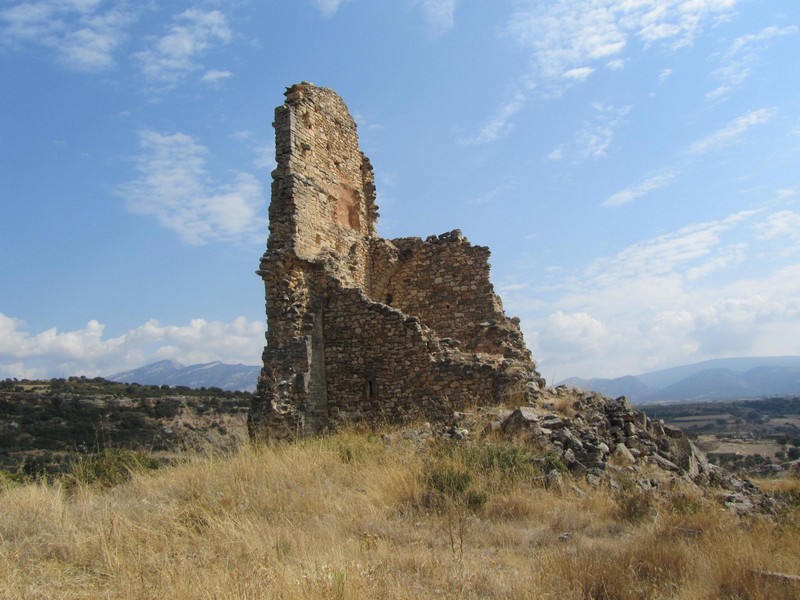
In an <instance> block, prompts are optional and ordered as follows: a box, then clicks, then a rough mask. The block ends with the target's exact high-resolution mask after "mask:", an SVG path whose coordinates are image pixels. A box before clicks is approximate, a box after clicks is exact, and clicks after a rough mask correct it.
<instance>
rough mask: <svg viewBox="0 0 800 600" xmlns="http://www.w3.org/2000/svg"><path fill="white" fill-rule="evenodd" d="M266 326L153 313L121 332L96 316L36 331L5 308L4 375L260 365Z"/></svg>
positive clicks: (1, 322)
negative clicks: (169, 364) (182, 320)
mask: <svg viewBox="0 0 800 600" xmlns="http://www.w3.org/2000/svg"><path fill="white" fill-rule="evenodd" d="M264 330H265V327H264V323H263V322H262V321H249V320H247V319H246V318H245V317H237V318H236V319H234V320H233V321H231V322H224V321H206V320H205V319H193V320H192V321H190V322H189V324H188V325H162V324H160V323H159V322H158V321H156V320H155V319H151V320H150V321H147V322H146V323H144V324H143V325H141V326H139V327H136V328H134V329H131V330H129V331H127V332H125V333H123V334H122V335H119V336H116V337H108V336H107V335H106V334H105V325H103V324H102V323H100V322H98V321H96V320H92V321H89V322H88V323H87V324H86V325H85V326H84V327H83V328H82V329H78V330H76V331H64V332H60V331H58V330H57V329H56V328H51V329H47V330H45V331H42V332H39V333H31V332H30V331H29V330H28V327H27V326H26V324H25V323H24V322H23V321H21V320H19V319H15V318H13V317H9V316H6V315H4V314H2V313H0V377H18V378H20V377H61V376H68V375H81V374H85V375H88V376H97V375H109V374H111V373H114V372H118V371H123V370H127V369H131V368H136V367H140V366H142V365H143V364H146V363H148V362H153V361H156V360H162V359H173V360H177V361H179V362H182V363H184V364H195V363H207V362H212V361H217V360H218V361H221V362H226V363H243V364H250V365H256V364H258V363H259V362H260V356H261V350H262V348H263V345H264Z"/></svg>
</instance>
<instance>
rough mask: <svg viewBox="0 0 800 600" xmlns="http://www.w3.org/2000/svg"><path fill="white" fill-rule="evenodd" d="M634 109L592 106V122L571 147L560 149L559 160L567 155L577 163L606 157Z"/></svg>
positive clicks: (584, 127)
mask: <svg viewBox="0 0 800 600" xmlns="http://www.w3.org/2000/svg"><path fill="white" fill-rule="evenodd" d="M632 108H633V107H632V106H630V105H629V106H622V107H615V106H608V105H604V104H601V103H599V102H595V103H594V104H592V109H593V113H592V117H591V120H590V121H588V122H587V123H586V124H585V125H584V126H583V127H582V128H581V129H579V130H578V131H577V132H576V134H575V139H574V141H573V143H572V144H571V146H569V147H568V148H566V149H565V148H564V145H563V144H562V145H561V146H560V147H559V149H560V150H561V152H560V154H559V155H557V156H558V158H561V157H562V156H563V155H564V154H565V153H568V154H570V155H571V156H573V157H574V160H576V161H582V160H587V159H596V158H602V157H603V156H605V154H606V151H607V150H608V148H609V146H611V143H612V142H613V141H614V133H615V132H616V130H617V128H618V127H619V126H620V125H622V124H623V123H625V117H626V116H627V115H628V113H629V112H630V111H631V109H632ZM551 155H552V153H551Z"/></svg>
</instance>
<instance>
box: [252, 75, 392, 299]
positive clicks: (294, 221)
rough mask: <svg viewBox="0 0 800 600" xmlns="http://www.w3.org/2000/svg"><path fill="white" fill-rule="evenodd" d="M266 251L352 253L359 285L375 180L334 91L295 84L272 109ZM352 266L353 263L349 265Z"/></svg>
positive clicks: (372, 231) (371, 232) (374, 214)
mask: <svg viewBox="0 0 800 600" xmlns="http://www.w3.org/2000/svg"><path fill="white" fill-rule="evenodd" d="M274 126H275V131H276V160H277V163H278V164H277V168H276V169H275V171H274V172H273V189H272V202H271V204H270V211H269V212H270V237H269V242H268V250H269V251H273V252H275V251H280V250H291V251H293V252H294V253H295V254H296V255H297V256H298V257H299V258H302V259H306V260H315V259H322V258H324V257H325V256H326V255H327V254H329V253H331V252H336V253H338V254H343V255H351V256H352V262H353V265H354V266H355V270H356V271H358V272H356V273H354V272H353V270H352V269H351V274H352V275H353V277H354V279H355V283H357V284H362V283H363V273H362V272H363V269H364V260H365V258H366V248H365V239H366V238H369V237H372V236H375V235H376V221H377V218H378V211H377V207H376V205H375V183H374V181H375V179H374V175H373V172H372V166H371V165H370V162H369V160H368V159H367V158H366V156H364V154H363V153H362V152H361V151H360V150H359V147H358V136H357V134H356V124H355V121H354V120H353V118H352V116H351V115H350V113H349V112H348V110H347V107H346V106H345V104H344V102H343V101H342V99H341V98H340V97H339V96H338V95H337V94H336V93H335V92H333V91H332V90H329V89H327V88H322V87H316V86H314V85H311V84H306V83H301V84H297V85H294V86H292V87H290V88H288V89H287V91H286V102H285V103H284V104H283V106H279V107H278V108H277V109H275V123H274ZM353 265H351V266H353Z"/></svg>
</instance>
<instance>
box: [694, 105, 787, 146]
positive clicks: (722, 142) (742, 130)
mask: <svg viewBox="0 0 800 600" xmlns="http://www.w3.org/2000/svg"><path fill="white" fill-rule="evenodd" d="M775 113H776V110H775V109H774V108H759V109H757V110H752V111H750V112H748V113H746V114H743V115H741V116H739V117H736V118H735V119H733V120H732V121H730V122H729V123H727V124H726V125H724V126H723V127H721V128H720V129H718V130H717V131H715V132H714V133H712V134H711V135H709V136H707V137H704V138H702V139H700V140H697V141H696V142H694V143H693V144H692V145H691V146H689V148H688V149H687V152H688V153H689V154H705V153H706V152H710V151H712V150H720V149H722V148H724V147H725V146H727V145H729V144H732V143H733V142H735V141H736V140H737V139H738V138H740V137H742V136H743V135H744V134H746V133H747V131H748V130H749V129H750V128H751V127H753V126H754V125H761V124H764V123H767V122H769V120H770V119H772V117H773V116H774V115H775Z"/></svg>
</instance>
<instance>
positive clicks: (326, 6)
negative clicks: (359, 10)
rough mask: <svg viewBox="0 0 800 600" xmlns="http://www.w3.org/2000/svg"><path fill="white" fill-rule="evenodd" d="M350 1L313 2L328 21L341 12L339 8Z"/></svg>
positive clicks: (329, 0) (328, 0)
mask: <svg viewBox="0 0 800 600" xmlns="http://www.w3.org/2000/svg"><path fill="white" fill-rule="evenodd" d="M348 1H349V0H311V4H313V5H314V6H316V7H317V9H318V10H319V11H320V12H321V13H322V16H323V17H325V18H326V19H330V18H331V17H332V16H333V15H335V14H336V11H338V10H339V7H340V6H341V5H342V4H344V3H345V2H348Z"/></svg>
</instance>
